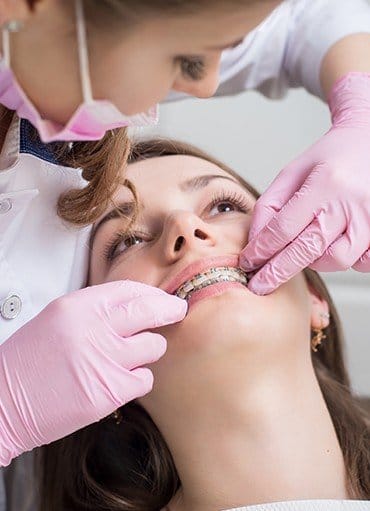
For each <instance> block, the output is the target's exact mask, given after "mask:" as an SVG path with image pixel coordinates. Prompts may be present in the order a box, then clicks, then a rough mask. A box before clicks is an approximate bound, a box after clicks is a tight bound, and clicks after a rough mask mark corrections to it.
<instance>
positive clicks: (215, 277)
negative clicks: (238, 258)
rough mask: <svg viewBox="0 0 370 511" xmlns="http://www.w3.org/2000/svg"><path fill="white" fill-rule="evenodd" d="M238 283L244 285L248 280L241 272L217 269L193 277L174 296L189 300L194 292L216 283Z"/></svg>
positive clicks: (236, 269) (229, 268)
mask: <svg viewBox="0 0 370 511" xmlns="http://www.w3.org/2000/svg"><path fill="white" fill-rule="evenodd" d="M228 281H230V282H240V283H241V284H244V285H246V284H247V282H248V279H247V277H246V275H245V273H244V271H243V270H241V269H240V268H231V267H218V268H210V269H209V270H207V271H205V272H203V273H199V274H198V275H195V276H194V277H193V278H192V279H191V280H188V281H187V282H185V283H184V284H182V285H181V286H180V287H179V289H178V290H177V291H176V293H175V294H176V295H177V296H179V297H180V298H189V297H190V296H191V294H192V293H193V292H194V291H197V290H199V289H203V288H204V287H206V286H209V285H211V284H216V283H217V282H228Z"/></svg>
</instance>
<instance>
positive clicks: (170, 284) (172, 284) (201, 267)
mask: <svg viewBox="0 0 370 511" xmlns="http://www.w3.org/2000/svg"><path fill="white" fill-rule="evenodd" d="M238 263H239V256H238V255H228V256H214V257H207V258H204V259H198V260H197V261H193V262H191V263H190V264H188V265H187V266H185V267H184V268H183V269H182V270H180V272H179V273H177V275H175V276H174V277H173V278H171V279H170V280H168V281H167V282H165V283H164V285H163V287H162V286H161V287H162V289H164V290H165V291H166V292H167V293H170V294H174V293H175V291H177V290H178V288H179V287H180V286H181V285H182V284H184V283H185V282H186V281H188V280H190V279H192V278H193V277H194V276H195V275H197V274H198V273H203V272H205V271H207V270H209V269H211V268H217V267H220V266H230V267H232V268H237V267H238V265H239V264H238Z"/></svg>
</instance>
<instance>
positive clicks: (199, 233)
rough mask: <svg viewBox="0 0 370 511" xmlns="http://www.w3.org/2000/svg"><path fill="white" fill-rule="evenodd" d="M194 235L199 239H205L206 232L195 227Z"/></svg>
mask: <svg viewBox="0 0 370 511" xmlns="http://www.w3.org/2000/svg"><path fill="white" fill-rule="evenodd" d="M194 236H195V237H196V238H199V239H201V240H205V239H206V238H207V235H206V234H204V232H203V231H201V230H200V229H195V231H194Z"/></svg>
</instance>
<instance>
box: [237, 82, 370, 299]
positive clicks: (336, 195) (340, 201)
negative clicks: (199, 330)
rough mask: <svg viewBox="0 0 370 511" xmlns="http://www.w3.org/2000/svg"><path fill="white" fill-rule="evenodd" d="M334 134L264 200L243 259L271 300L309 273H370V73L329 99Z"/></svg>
mask: <svg viewBox="0 0 370 511" xmlns="http://www.w3.org/2000/svg"><path fill="white" fill-rule="evenodd" d="M329 107H330V111H331V114H332V122H333V126H332V128H331V129H330V130H329V131H328V133H326V134H325V135H324V136H323V137H322V138H321V139H320V140H319V141H318V142H317V143H315V144H314V145H313V146H312V147H311V148H310V149H308V150H307V151H306V152H305V153H304V154H303V155H301V156H300V157H299V158H298V159H296V160H295V161H293V162H292V163H290V164H289V165H288V166H287V167H286V168H285V169H284V170H282V171H281V172H280V174H279V175H278V176H277V177H276V179H275V180H274V181H273V183H272V184H271V186H270V187H269V188H268V189H267V191H266V192H265V193H264V194H263V195H262V196H261V198H260V199H259V200H258V201H257V204H256V206H255V210H254V214H253V219H252V226H251V230H250V234H249V240H250V241H249V243H248V244H247V246H246V247H245V249H244V250H243V252H242V253H241V256H240V265H241V267H242V268H244V269H245V270H246V271H247V272H251V271H255V270H256V269H259V271H257V272H256V273H255V274H254V276H253V277H252V278H251V280H250V282H249V286H248V287H249V289H250V290H251V291H253V292H255V293H257V294H267V293H270V292H272V291H273V290H274V289H276V288H277V287H278V286H279V285H280V284H282V283H283V282H285V281H287V280H289V279H290V278H291V277H293V276H294V275H295V274H297V273H298V272H300V271H301V270H302V269H303V268H305V267H307V266H310V268H313V269H316V270H320V271H337V270H345V269H348V268H350V267H353V268H354V269H356V270H358V271H363V272H368V271H370V250H369V247H370V74H367V73H349V74H347V75H346V76H345V77H343V78H342V79H340V80H339V81H338V82H337V83H336V84H335V85H334V87H333V89H332V91H331V95H330V98H329Z"/></svg>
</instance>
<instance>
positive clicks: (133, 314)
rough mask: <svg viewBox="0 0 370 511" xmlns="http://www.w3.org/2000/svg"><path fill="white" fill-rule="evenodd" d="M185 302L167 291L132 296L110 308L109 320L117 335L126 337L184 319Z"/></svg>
mask: <svg viewBox="0 0 370 511" xmlns="http://www.w3.org/2000/svg"><path fill="white" fill-rule="evenodd" d="M186 311H187V302H186V301H185V300H182V299H181V298H178V297H177V296H172V295H169V294H167V293H164V292H163V293H162V294H158V295H149V296H143V295H141V296H138V297H134V298H132V299H131V300H128V301H127V302H125V303H124V302H122V303H120V304H116V305H115V306H114V307H112V308H111V311H110V321H111V324H112V326H113V328H114V330H115V332H116V333H117V334H118V335H121V336H123V337H128V336H131V335H133V334H136V333H138V332H142V331H144V330H151V329H153V328H158V327H160V326H164V325H170V324H172V323H177V322H178V321H181V320H182V319H184V317H185V315H186Z"/></svg>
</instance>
